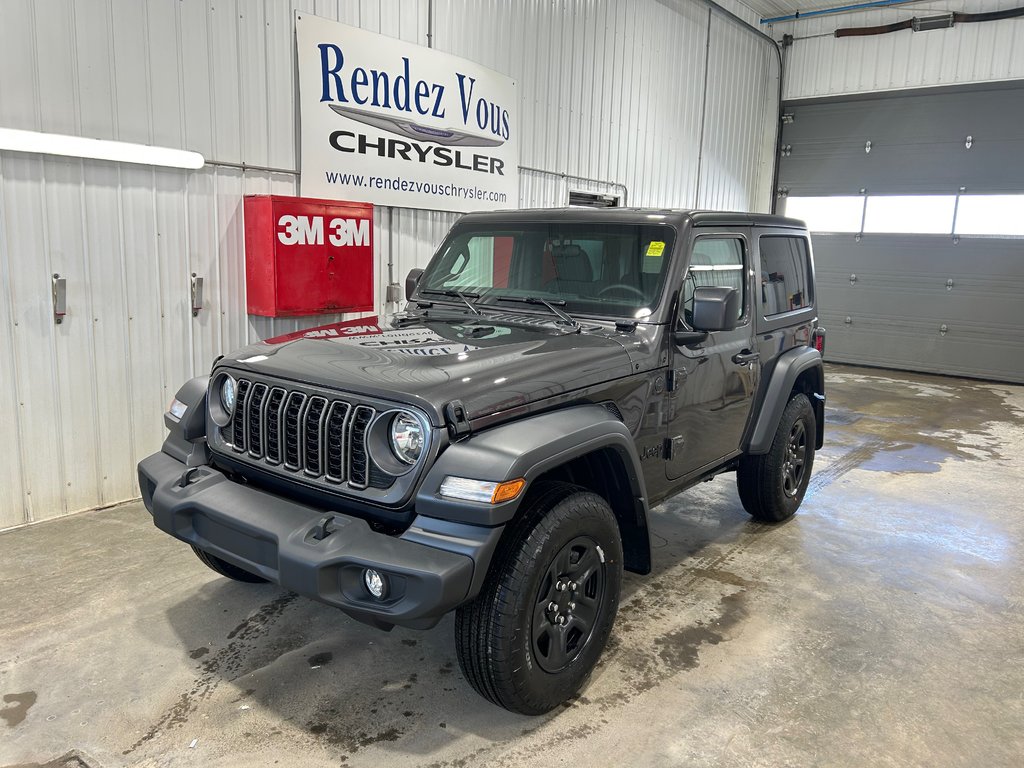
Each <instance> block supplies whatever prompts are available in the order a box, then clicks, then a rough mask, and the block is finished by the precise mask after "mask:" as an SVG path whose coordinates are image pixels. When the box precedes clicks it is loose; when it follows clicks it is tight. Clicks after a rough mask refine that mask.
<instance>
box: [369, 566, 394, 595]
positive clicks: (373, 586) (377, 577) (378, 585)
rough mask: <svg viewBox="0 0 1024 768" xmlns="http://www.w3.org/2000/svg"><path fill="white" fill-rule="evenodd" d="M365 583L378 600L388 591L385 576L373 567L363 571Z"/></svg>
mask: <svg viewBox="0 0 1024 768" xmlns="http://www.w3.org/2000/svg"><path fill="white" fill-rule="evenodd" d="M363 583H364V584H366V589H367V591H368V592H369V593H370V594H371V595H373V596H374V597H375V598H377V599H378V600H380V599H382V598H383V597H384V595H385V594H387V591H388V585H387V582H386V581H384V577H383V576H382V575H381V574H379V573H377V571H375V570H373V568H367V569H366V570H365V571H363Z"/></svg>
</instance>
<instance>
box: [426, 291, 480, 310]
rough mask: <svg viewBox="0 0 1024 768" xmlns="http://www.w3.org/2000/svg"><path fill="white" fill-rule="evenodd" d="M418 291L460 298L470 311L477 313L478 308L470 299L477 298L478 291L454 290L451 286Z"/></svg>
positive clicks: (431, 294)
mask: <svg viewBox="0 0 1024 768" xmlns="http://www.w3.org/2000/svg"><path fill="white" fill-rule="evenodd" d="M420 293H423V294H427V295H429V296H450V297H451V298H453V299H462V303H463V304H465V305H466V306H467V307H469V309H470V311H471V312H472V313H473V314H474V315H479V314H480V310H479V309H477V308H476V307H475V306H473V302H471V301H470V299H479V298H480V294H479V293H471V292H470V291H456V290H454V289H452V288H445V289H443V290H437V289H434V288H421V289H420Z"/></svg>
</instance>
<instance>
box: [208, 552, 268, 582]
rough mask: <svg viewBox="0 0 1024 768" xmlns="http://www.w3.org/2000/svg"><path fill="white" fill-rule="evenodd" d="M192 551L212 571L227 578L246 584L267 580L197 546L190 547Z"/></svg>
mask: <svg viewBox="0 0 1024 768" xmlns="http://www.w3.org/2000/svg"><path fill="white" fill-rule="evenodd" d="M192 551H193V552H195V553H196V557H198V558H199V559H200V560H202V561H203V564H204V565H206V567H207V568H209V569H210V570H212V571H216V572H217V573H219V574H220V575H221V576H227V577H228V578H229V579H234V580H235V581H244V582H246V583H248V584H266V583H267V580H266V579H264V578H263V577H262V576H257V575H256V574H255V573H249V571H247V570H245V569H244V568H239V567H238V566H237V565H232V564H231V563H229V562H227V561H226V560H221V559H220V558H219V557H217V556H216V555H211V554H210V553H209V552H204V551H203V550H201V549H199V548H198V547H192Z"/></svg>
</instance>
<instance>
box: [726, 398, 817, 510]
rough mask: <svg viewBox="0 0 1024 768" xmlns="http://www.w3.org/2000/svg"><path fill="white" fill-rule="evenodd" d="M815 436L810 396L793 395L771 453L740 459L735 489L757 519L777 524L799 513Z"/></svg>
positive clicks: (811, 462)
mask: <svg viewBox="0 0 1024 768" xmlns="http://www.w3.org/2000/svg"><path fill="white" fill-rule="evenodd" d="M815 434H816V424H815V418H814V409H813V408H812V407H811V401H810V400H808V399H807V395H804V394H796V395H793V397H792V398H791V399H790V401H789V403H788V404H787V405H786V409H785V410H784V411H783V412H782V418H781V419H779V426H778V428H777V429H776V431H775V438H774V439H773V440H772V445H771V448H769V449H768V453H766V454H763V455H759V456H749V455H748V456H744V457H743V458H742V459H741V460H740V466H739V468H738V469H737V470H736V487H737V489H738V490H739V494H740V501H742V502H743V508H744V509H746V510H747V512H749V513H750V515H751V516H752V517H754V518H755V519H756V520H760V521H761V522H765V523H778V522H781V521H783V520H786V519H788V518H790V517H792V516H793V515H794V514H795V513H796V510H797V508H798V507H799V506H800V503H801V502H802V501H803V499H804V493H806V492H807V483H808V482H809V481H810V479H811V469H812V467H813V465H814V435H815Z"/></svg>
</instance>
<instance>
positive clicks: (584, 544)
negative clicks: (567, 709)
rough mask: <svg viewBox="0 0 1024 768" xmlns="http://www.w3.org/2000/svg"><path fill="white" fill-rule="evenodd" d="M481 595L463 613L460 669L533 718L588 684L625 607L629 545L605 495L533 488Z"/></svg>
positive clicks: (489, 694) (485, 691)
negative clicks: (622, 590)
mask: <svg viewBox="0 0 1024 768" xmlns="http://www.w3.org/2000/svg"><path fill="white" fill-rule="evenodd" d="M524 507H525V508H524V509H523V510H521V511H520V517H519V519H518V521H517V522H515V523H513V528H512V529H511V530H509V531H508V534H507V540H506V541H504V542H503V544H502V549H501V550H500V551H499V554H498V555H496V557H495V560H494V562H493V563H492V567H491V572H490V574H489V575H488V577H487V581H486V582H485V584H484V587H483V589H482V590H481V592H480V595H479V596H478V597H477V598H476V600H474V601H473V602H472V603H470V604H468V605H465V606H463V607H461V608H459V609H458V611H457V612H456V614H455V639H456V649H457V652H458V658H459V666H460V667H461V668H462V672H463V674H464V675H465V677H466V679H467V680H468V681H469V683H470V685H472V686H473V688H474V689H475V690H476V691H477V693H479V694H480V695H481V696H483V697H484V698H486V699H489V700H490V701H492V702H494V703H495V704H497V705H499V706H502V707H505V708H506V709H509V710H512V711H513V712H521V713H523V714H527V715H539V714H543V713H544V712H548V711H550V710H551V709H553V708H555V707H557V706H558V705H559V704H561V703H563V702H564V701H566V700H567V699H569V698H570V697H572V696H573V695H574V694H576V693H577V692H578V691H579V690H580V688H581V687H582V686H583V684H584V683H585V682H586V680H587V678H588V677H589V676H590V673H591V672H592V671H593V669H594V665H595V664H596V663H597V660H598V659H599V658H600V656H601V652H602V651H603V650H604V647H605V644H606V643H607V641H608V636H609V634H610V633H611V628H612V624H613V622H614V621H615V613H616V611H617V610H618V604H619V589H620V585H621V582H622V542H621V540H620V537H619V528H618V523H617V522H616V520H615V515H614V514H613V512H612V510H611V508H610V507H609V506H608V504H607V502H605V500H604V499H603V498H601V497H600V496H598V495H596V494H594V493H590V492H589V491H586V490H584V489H582V488H580V487H578V486H573V485H569V484H567V483H548V484H545V485H543V486H542V487H539V488H537V489H535V490H534V492H533V493H531V496H530V497H529V498H528V499H527V501H526V502H524Z"/></svg>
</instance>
